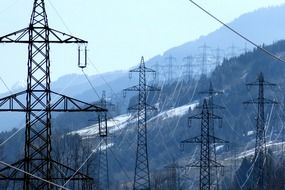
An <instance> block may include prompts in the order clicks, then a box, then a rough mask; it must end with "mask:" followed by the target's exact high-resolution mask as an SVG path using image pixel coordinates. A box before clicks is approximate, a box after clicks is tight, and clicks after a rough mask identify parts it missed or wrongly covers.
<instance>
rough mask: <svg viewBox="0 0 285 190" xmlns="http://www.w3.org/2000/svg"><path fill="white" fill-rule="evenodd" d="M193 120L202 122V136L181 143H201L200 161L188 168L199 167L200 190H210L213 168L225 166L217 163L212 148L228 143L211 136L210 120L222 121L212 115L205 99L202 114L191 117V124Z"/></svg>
mask: <svg viewBox="0 0 285 190" xmlns="http://www.w3.org/2000/svg"><path fill="white" fill-rule="evenodd" d="M193 119H198V120H201V134H200V136H197V137H193V138H189V139H186V140H184V141H182V142H181V143H183V144H185V143H199V144H200V147H201V149H200V159H199V161H196V162H194V163H192V164H190V165H187V167H197V168H199V169H200V178H199V179H200V180H199V189H200V190H210V189H211V186H212V185H213V180H212V179H213V176H212V168H223V167H224V166H223V165H222V164H220V163H218V162H216V161H215V160H214V159H213V158H212V155H211V153H212V152H213V151H212V150H211V149H212V148H213V146H211V145H212V144H214V143H227V141H225V140H222V139H220V138H217V137H215V136H213V135H212V134H211V132H210V131H211V130H210V120H211V119H217V120H220V121H221V120H222V118H221V117H220V116H217V115H215V114H211V113H210V111H209V106H208V103H207V100H206V99H204V101H203V106H202V112H201V113H200V114H197V115H194V116H190V117H189V124H190V125H191V121H192V120H193Z"/></svg>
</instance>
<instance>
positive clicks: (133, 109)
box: [128, 104, 157, 111]
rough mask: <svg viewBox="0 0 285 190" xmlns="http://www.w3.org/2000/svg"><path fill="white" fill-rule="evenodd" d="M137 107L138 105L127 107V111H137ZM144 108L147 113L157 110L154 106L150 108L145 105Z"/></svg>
mask: <svg viewBox="0 0 285 190" xmlns="http://www.w3.org/2000/svg"><path fill="white" fill-rule="evenodd" d="M139 106H140V105H138V104H136V105H133V106H131V107H129V108H128V110H129V111H137V110H139V109H140V107H139ZM145 107H146V110H147V111H156V110H157V108H156V107H154V106H152V105H149V104H146V105H145Z"/></svg>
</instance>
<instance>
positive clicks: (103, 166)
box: [98, 91, 112, 190]
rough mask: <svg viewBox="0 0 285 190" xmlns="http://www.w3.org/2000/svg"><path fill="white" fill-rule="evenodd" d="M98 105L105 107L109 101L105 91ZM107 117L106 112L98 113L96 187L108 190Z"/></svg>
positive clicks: (108, 104)
mask: <svg viewBox="0 0 285 190" xmlns="http://www.w3.org/2000/svg"><path fill="white" fill-rule="evenodd" d="M99 106H100V107H102V108H105V109H107V107H108V108H109V107H110V106H112V105H111V103H109V102H107V100H106V92H105V91H103V93H102V98H101V100H100V102H99ZM107 121H108V117H107V113H106V112H101V113H99V114H98V124H99V137H100V145H99V146H100V147H99V159H98V160H99V167H98V170H99V171H98V187H99V188H98V189H99V190H109V186H110V185H109V167H108V122H107Z"/></svg>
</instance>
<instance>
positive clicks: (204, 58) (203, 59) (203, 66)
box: [199, 44, 213, 75]
mask: <svg viewBox="0 0 285 190" xmlns="http://www.w3.org/2000/svg"><path fill="white" fill-rule="evenodd" d="M199 48H200V49H202V53H201V55H200V56H199V58H200V71H201V75H207V74H208V68H207V67H208V66H212V65H213V64H211V63H209V60H208V59H209V53H208V51H209V49H210V47H209V46H207V45H206V44H204V45H203V46H201V47H199Z"/></svg>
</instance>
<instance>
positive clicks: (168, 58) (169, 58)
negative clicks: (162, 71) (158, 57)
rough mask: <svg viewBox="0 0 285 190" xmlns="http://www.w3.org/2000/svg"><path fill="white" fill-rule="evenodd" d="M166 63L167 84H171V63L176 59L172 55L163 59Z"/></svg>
mask: <svg viewBox="0 0 285 190" xmlns="http://www.w3.org/2000/svg"><path fill="white" fill-rule="evenodd" d="M165 59H166V61H167V63H168V64H167V65H166V67H167V75H168V79H167V80H168V82H171V81H172V80H173V63H174V62H175V60H176V58H175V57H173V56H172V55H170V56H168V57H166V58H165Z"/></svg>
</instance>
